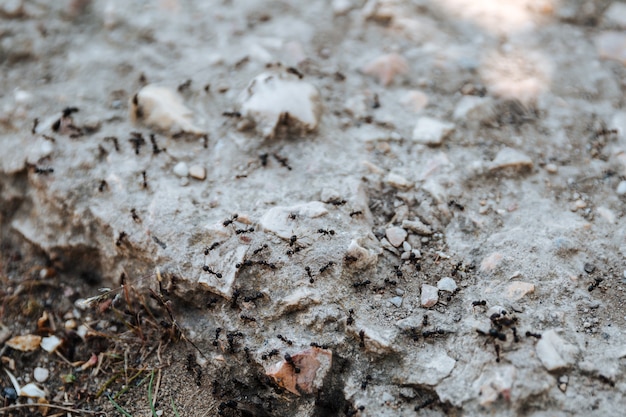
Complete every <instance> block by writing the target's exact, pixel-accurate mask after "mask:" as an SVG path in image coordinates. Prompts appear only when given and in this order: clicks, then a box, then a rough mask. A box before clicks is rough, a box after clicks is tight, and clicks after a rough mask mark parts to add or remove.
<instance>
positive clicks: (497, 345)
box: [494, 343, 500, 363]
mask: <svg viewBox="0 0 626 417" xmlns="http://www.w3.org/2000/svg"><path fill="white" fill-rule="evenodd" d="M494 348H495V349H496V362H498V363H500V345H499V344H497V343H494Z"/></svg>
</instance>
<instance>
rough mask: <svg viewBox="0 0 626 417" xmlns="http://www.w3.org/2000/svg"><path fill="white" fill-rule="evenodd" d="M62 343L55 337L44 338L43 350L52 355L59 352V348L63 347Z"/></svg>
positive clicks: (42, 340)
mask: <svg viewBox="0 0 626 417" xmlns="http://www.w3.org/2000/svg"><path fill="white" fill-rule="evenodd" d="M62 343H63V341H62V340H61V339H59V338H58V337H56V336H54V335H53V336H48V337H43V338H42V339H41V348H42V349H43V350H45V351H46V352H50V353H52V352H54V351H55V350H57V348H58V347H59V346H61V344H62Z"/></svg>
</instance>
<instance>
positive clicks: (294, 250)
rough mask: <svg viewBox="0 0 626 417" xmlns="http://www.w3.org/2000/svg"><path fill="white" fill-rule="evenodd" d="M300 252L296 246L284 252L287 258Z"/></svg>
mask: <svg viewBox="0 0 626 417" xmlns="http://www.w3.org/2000/svg"><path fill="white" fill-rule="evenodd" d="M301 250H302V248H301V247H300V246H296V247H295V248H293V249H289V250H288V251H287V252H285V253H286V254H287V256H292V255H293V254H295V253H298V252H300V251H301Z"/></svg>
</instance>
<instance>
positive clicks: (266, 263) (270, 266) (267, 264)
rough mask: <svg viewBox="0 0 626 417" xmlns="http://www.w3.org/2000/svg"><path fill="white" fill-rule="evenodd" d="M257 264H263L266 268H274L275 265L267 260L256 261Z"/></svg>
mask: <svg viewBox="0 0 626 417" xmlns="http://www.w3.org/2000/svg"><path fill="white" fill-rule="evenodd" d="M257 265H263V266H267V267H268V268H270V269H272V270H275V269H276V265H275V264H273V263H271V262H267V261H257Z"/></svg>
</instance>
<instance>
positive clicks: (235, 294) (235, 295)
mask: <svg viewBox="0 0 626 417" xmlns="http://www.w3.org/2000/svg"><path fill="white" fill-rule="evenodd" d="M240 295H241V291H239V289H235V291H233V298H232V299H231V301H230V307H231V308H235V307H237V300H238V299H239V296H240Z"/></svg>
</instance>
